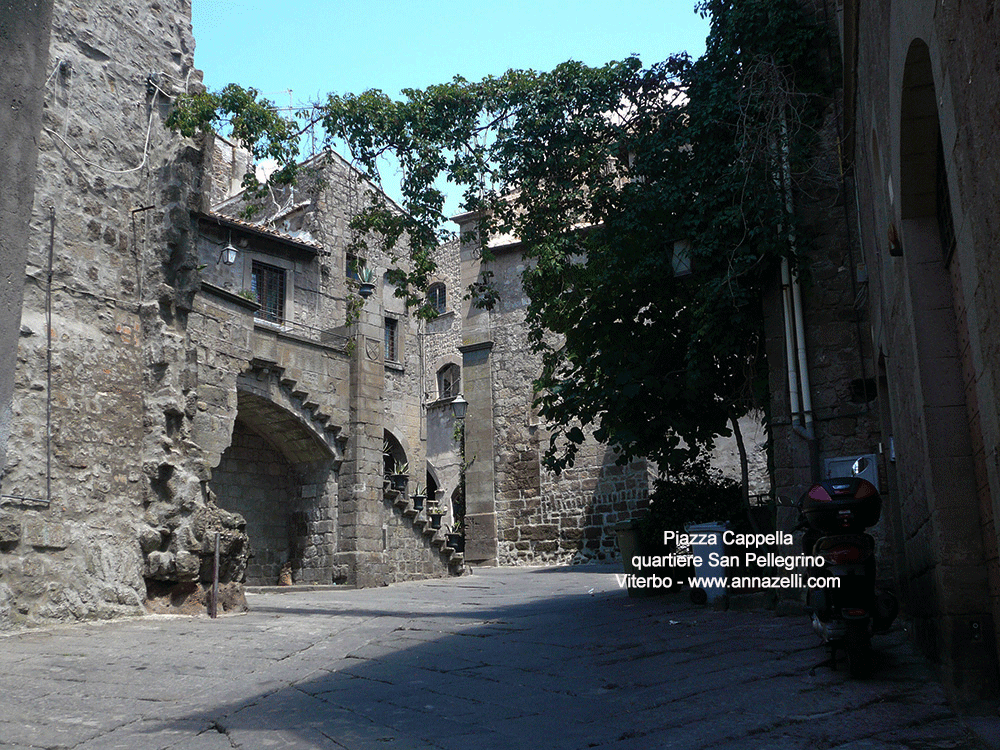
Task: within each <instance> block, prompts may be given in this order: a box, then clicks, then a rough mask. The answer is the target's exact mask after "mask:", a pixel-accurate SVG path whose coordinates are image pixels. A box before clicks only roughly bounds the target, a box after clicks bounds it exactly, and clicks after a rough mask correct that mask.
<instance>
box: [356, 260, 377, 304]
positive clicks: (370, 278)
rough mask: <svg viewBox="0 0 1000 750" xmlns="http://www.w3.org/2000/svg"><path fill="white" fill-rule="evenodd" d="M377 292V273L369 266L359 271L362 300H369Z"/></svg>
mask: <svg viewBox="0 0 1000 750" xmlns="http://www.w3.org/2000/svg"><path fill="white" fill-rule="evenodd" d="M374 292H375V272H374V271H372V269H370V268H369V267H368V266H361V267H360V268H359V269H358V294H360V295H361V298H362V299H368V298H369V297H371V296H372V294H373V293H374Z"/></svg>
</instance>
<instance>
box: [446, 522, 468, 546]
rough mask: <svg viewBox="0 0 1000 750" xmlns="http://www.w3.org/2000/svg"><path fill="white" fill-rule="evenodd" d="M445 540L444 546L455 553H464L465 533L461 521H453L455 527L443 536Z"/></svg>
mask: <svg viewBox="0 0 1000 750" xmlns="http://www.w3.org/2000/svg"><path fill="white" fill-rule="evenodd" d="M445 539H446V541H445V544H447V545H448V546H449V547H451V548H452V549H453V550H455V551H456V552H465V533H464V532H463V530H462V521H461V519H459V520H456V521H455V525H454V526H452V527H451V531H449V532H448V533H447V534H445Z"/></svg>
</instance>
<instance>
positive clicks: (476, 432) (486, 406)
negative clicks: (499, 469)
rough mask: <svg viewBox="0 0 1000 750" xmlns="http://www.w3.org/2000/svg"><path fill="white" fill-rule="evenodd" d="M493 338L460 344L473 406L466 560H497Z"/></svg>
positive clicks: (468, 428)
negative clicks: (491, 355)
mask: <svg viewBox="0 0 1000 750" xmlns="http://www.w3.org/2000/svg"><path fill="white" fill-rule="evenodd" d="M492 350H493V342H492V341H489V340H486V341H479V342H476V343H471V344H466V345H465V346H461V347H459V351H461V352H462V378H463V381H464V387H465V399H466V400H467V401H468V402H469V409H468V411H467V413H466V415H465V460H466V462H469V461H471V462H472V463H471V465H470V466H469V467H468V468H467V469H466V470H465V561H466V562H467V563H471V564H478V565H496V564H497V517H496V494H495V492H496V484H495V482H494V471H493V383H492V378H491V377H490V352H491V351H492Z"/></svg>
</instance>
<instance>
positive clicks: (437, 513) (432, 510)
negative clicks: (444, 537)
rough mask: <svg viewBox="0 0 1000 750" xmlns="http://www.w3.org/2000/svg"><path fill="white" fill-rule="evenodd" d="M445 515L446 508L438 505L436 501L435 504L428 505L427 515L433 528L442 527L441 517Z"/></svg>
mask: <svg viewBox="0 0 1000 750" xmlns="http://www.w3.org/2000/svg"><path fill="white" fill-rule="evenodd" d="M444 515H445V510H444V508H442V507H441V506H440V505H437V504H436V503H435V504H434V505H428V506H427V516H428V518H430V519H431V528H432V529H440V528H441V519H442V518H443V517H444Z"/></svg>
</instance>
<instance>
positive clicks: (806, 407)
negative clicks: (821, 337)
mask: <svg viewBox="0 0 1000 750" xmlns="http://www.w3.org/2000/svg"><path fill="white" fill-rule="evenodd" d="M790 149H791V147H790V144H789V136H788V121H787V119H786V117H785V112H784V110H782V112H781V189H782V192H783V193H784V194H785V211H786V212H787V213H788V217H789V223H788V245H789V249H790V251H791V252H792V253H793V254H794V253H795V249H796V241H795V230H794V228H793V226H792V221H791V220H792V216H793V214H794V212H795V205H794V203H793V200H792V168H791V164H790V155H789V152H790ZM781 285H782V292H783V296H784V304H785V353H786V355H787V360H788V373H789V377H788V390H789V398H790V401H791V406H792V429H793V430H794V431H795V432H796V434H798V435H799V436H800V437H802V438H803V439H804V440H805V441H806V442H807V443H808V444H809V464H810V467H811V470H812V480H813V481H814V482H817V481H819V480H820V470H819V442H818V441H817V439H816V431H815V429H814V425H813V408H812V393H811V392H812V389H811V387H810V383H809V363H808V359H807V357H806V337H805V330H806V327H805V320H804V317H803V315H802V289H801V286H800V284H799V278H798V274H793V273H792V272H791V269H790V268H789V265H788V259H787V258H782V261H781ZM789 297H790V298H791V299H790V300H789ZM793 341H794V348H795V352H794V355H793V352H792V348H793V344H792V342H793ZM793 371H795V372H793ZM796 375H797V377H796ZM800 404H801V411H799V406H800ZM799 421H801V423H800V424H797V422H799Z"/></svg>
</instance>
